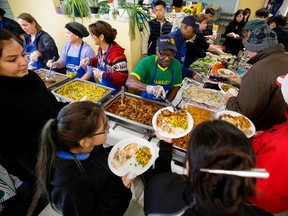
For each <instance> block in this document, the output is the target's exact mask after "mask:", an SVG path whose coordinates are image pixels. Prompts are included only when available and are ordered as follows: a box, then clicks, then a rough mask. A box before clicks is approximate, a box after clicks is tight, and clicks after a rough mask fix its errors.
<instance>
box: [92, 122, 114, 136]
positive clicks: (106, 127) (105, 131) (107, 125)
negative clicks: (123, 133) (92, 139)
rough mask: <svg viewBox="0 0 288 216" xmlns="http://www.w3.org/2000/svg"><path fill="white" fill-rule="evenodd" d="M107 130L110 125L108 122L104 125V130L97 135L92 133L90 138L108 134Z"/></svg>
mask: <svg viewBox="0 0 288 216" xmlns="http://www.w3.org/2000/svg"><path fill="white" fill-rule="evenodd" d="M109 129H110V125H109V123H108V122H106V123H105V130H103V131H101V132H99V133H94V134H93V135H92V136H98V135H102V134H105V133H108V132H109Z"/></svg>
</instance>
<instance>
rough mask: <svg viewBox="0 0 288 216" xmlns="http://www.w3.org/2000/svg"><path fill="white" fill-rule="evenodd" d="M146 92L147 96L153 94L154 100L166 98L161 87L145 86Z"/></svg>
mask: <svg viewBox="0 0 288 216" xmlns="http://www.w3.org/2000/svg"><path fill="white" fill-rule="evenodd" d="M146 91H147V93H148V94H153V95H154V96H155V97H156V98H159V97H161V96H162V97H164V98H166V93H165V90H164V88H163V86H160V85H157V86H152V85H147V87H146Z"/></svg>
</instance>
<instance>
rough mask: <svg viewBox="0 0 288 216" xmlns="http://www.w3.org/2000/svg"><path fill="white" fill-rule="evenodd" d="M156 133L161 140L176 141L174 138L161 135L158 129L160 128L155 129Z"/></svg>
mask: <svg viewBox="0 0 288 216" xmlns="http://www.w3.org/2000/svg"><path fill="white" fill-rule="evenodd" d="M155 135H156V136H157V138H158V139H159V140H164V141H165V142H168V143H173V142H174V140H173V139H172V138H167V137H163V136H161V135H160V134H159V131H158V130H156V131H155Z"/></svg>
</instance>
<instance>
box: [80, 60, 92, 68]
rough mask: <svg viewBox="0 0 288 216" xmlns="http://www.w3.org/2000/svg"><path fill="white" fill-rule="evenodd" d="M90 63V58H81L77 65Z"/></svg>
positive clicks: (81, 65)
mask: <svg viewBox="0 0 288 216" xmlns="http://www.w3.org/2000/svg"><path fill="white" fill-rule="evenodd" d="M90 63H91V62H90V59H89V58H85V59H82V60H81V61H80V64H79V67H83V66H89V65H90Z"/></svg>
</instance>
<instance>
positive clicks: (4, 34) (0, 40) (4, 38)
mask: <svg viewBox="0 0 288 216" xmlns="http://www.w3.org/2000/svg"><path fill="white" fill-rule="evenodd" d="M12 40H15V41H16V42H17V43H19V44H20V45H21V46H22V47H23V41H22V40H20V39H19V38H17V37H16V36H15V35H14V34H13V33H12V32H10V31H7V30H5V29H1V30H0V57H1V56H2V53H3V49H4V46H5V43H11V42H12Z"/></svg>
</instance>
